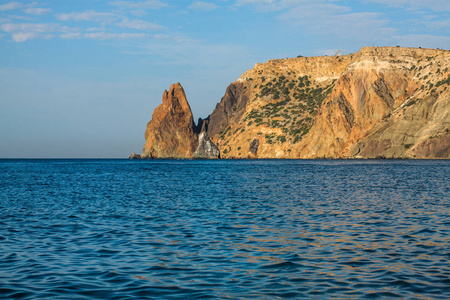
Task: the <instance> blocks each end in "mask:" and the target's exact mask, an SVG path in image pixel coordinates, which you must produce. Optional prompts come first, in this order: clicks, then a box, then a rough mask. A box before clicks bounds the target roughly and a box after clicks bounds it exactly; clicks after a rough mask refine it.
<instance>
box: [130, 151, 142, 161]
mask: <svg viewBox="0 0 450 300" xmlns="http://www.w3.org/2000/svg"><path fill="white" fill-rule="evenodd" d="M140 158H141V156H140V155H139V154H136V153H134V152H133V154H131V155H130V157H128V159H140Z"/></svg>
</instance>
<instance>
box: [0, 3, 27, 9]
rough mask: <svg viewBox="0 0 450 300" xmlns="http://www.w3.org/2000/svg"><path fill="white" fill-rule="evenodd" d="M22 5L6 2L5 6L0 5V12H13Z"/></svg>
mask: <svg viewBox="0 0 450 300" xmlns="http://www.w3.org/2000/svg"><path fill="white" fill-rule="evenodd" d="M23 6H24V5H23V4H22V3H20V2H15V1H13V2H8V3H6V4H2V5H0V10H1V11H5V10H13V9H18V8H22V7H23Z"/></svg>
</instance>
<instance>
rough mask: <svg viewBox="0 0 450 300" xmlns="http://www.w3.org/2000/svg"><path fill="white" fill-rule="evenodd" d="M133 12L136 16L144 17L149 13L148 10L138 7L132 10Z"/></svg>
mask: <svg viewBox="0 0 450 300" xmlns="http://www.w3.org/2000/svg"><path fill="white" fill-rule="evenodd" d="M130 13H131V14H133V15H135V16H136V17H143V16H146V15H147V12H146V11H145V10H143V9H136V10H132V11H130Z"/></svg>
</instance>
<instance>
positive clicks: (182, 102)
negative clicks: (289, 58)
mask: <svg viewBox="0 0 450 300" xmlns="http://www.w3.org/2000/svg"><path fill="white" fill-rule="evenodd" d="M197 143H198V137H197V133H196V132H195V123H194V119H193V115H192V111H191V108H190V106H189V103H188V102H187V99H186V95H185V93H184V90H183V87H182V86H181V84H180V83H176V84H172V85H171V87H170V90H169V91H164V94H163V98H162V104H161V105H159V106H158V107H157V108H156V109H155V111H154V112H153V115H152V120H151V121H150V122H148V124H147V130H146V131H145V146H144V149H143V150H142V155H141V157H142V158H192V156H193V154H194V151H195V149H196V147H197Z"/></svg>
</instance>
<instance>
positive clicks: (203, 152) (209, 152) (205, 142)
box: [194, 132, 220, 159]
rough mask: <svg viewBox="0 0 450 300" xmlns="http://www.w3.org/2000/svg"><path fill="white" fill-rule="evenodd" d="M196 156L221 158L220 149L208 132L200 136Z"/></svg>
mask: <svg viewBox="0 0 450 300" xmlns="http://www.w3.org/2000/svg"><path fill="white" fill-rule="evenodd" d="M194 158H203V159H217V158H220V151H219V148H217V146H216V145H214V143H213V142H211V140H210V139H209V137H208V134H207V133H206V132H202V133H200V134H199V136H198V147H197V150H195V152H194Z"/></svg>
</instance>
